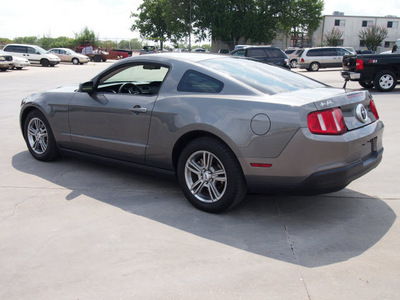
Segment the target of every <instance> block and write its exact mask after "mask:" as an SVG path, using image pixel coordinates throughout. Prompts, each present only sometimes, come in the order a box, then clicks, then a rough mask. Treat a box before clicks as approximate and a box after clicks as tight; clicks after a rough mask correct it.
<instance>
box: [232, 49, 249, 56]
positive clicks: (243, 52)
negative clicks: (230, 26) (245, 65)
mask: <svg viewBox="0 0 400 300" xmlns="http://www.w3.org/2000/svg"><path fill="white" fill-rule="evenodd" d="M232 54H233V55H236V56H246V50H244V49H242V50H238V51H236V52H234V53H232Z"/></svg>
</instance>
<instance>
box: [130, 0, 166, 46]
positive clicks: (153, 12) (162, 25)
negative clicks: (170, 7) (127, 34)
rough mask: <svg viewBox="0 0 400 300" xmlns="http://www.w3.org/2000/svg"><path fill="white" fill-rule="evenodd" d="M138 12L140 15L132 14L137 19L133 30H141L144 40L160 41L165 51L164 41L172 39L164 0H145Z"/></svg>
mask: <svg viewBox="0 0 400 300" xmlns="http://www.w3.org/2000/svg"><path fill="white" fill-rule="evenodd" d="M138 10H140V13H139V14H135V13H132V14H131V17H133V18H137V19H136V21H135V23H134V24H133V25H132V27H131V30H132V31H135V30H139V32H140V35H141V36H142V37H143V38H147V39H151V40H155V41H159V42H160V49H163V46H164V41H165V40H167V39H169V38H170V37H171V33H170V31H169V30H168V27H167V23H166V21H165V18H164V13H163V12H164V8H163V0H144V1H143V3H142V4H141V5H140V6H139V8H138Z"/></svg>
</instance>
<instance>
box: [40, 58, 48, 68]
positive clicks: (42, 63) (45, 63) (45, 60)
mask: <svg viewBox="0 0 400 300" xmlns="http://www.w3.org/2000/svg"><path fill="white" fill-rule="evenodd" d="M40 64H41V65H42V67H48V66H49V65H50V62H49V61H48V60H47V59H42V60H41V61H40Z"/></svg>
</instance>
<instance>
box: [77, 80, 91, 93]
mask: <svg viewBox="0 0 400 300" xmlns="http://www.w3.org/2000/svg"><path fill="white" fill-rule="evenodd" d="M79 91H80V92H83V93H88V94H93V91H94V86H93V81H88V82H84V83H81V84H80V86H79Z"/></svg>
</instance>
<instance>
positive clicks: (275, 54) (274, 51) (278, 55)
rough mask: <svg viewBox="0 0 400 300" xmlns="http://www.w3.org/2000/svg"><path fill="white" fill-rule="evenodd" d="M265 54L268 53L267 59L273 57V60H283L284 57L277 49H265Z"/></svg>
mask: <svg viewBox="0 0 400 300" xmlns="http://www.w3.org/2000/svg"><path fill="white" fill-rule="evenodd" d="M266 52H267V53H268V56H269V57H273V58H283V57H284V56H283V53H282V51H281V50H279V49H274V48H270V49H266Z"/></svg>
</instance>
